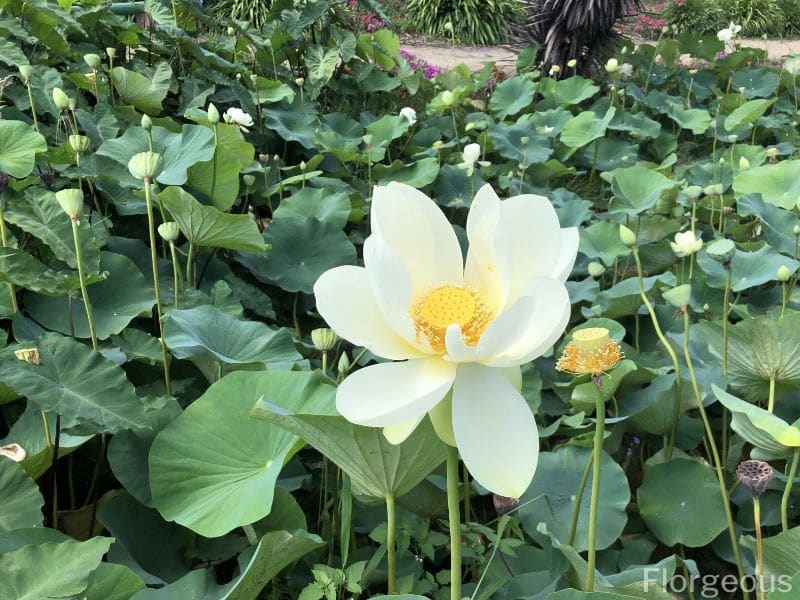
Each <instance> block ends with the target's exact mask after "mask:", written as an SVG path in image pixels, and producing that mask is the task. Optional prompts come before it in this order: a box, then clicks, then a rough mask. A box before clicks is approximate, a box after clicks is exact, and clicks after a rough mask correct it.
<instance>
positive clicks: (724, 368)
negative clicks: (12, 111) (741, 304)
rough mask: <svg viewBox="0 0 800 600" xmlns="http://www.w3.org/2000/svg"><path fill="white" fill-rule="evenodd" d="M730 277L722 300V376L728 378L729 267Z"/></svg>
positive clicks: (731, 275) (727, 267)
mask: <svg viewBox="0 0 800 600" xmlns="http://www.w3.org/2000/svg"><path fill="white" fill-rule="evenodd" d="M725 268H726V270H727V271H728V277H727V279H726V280H725V295H724V297H723V299H722V374H723V375H725V377H727V376H728V304H729V302H730V297H731V280H732V279H733V268H732V267H731V266H730V265H727V266H726V267H725Z"/></svg>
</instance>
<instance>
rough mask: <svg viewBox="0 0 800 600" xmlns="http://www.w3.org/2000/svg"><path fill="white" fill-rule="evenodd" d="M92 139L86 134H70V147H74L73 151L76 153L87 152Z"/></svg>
mask: <svg viewBox="0 0 800 600" xmlns="http://www.w3.org/2000/svg"><path fill="white" fill-rule="evenodd" d="M90 143H91V142H90V140H89V138H88V137H86V136H85V135H75V134H73V135H70V136H69V147H70V148H72V151H73V152H75V153H76V154H85V153H86V151H87V150H88V149H89V144H90Z"/></svg>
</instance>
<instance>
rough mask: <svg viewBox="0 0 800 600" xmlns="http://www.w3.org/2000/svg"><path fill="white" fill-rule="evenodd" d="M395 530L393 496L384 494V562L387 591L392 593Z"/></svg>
mask: <svg viewBox="0 0 800 600" xmlns="http://www.w3.org/2000/svg"><path fill="white" fill-rule="evenodd" d="M395 530H396V519H395V511H394V496H392V495H391V494H387V495H386V563H387V565H388V568H387V571H388V576H387V579H388V581H387V584H386V585H387V589H388V593H389V594H390V595H391V594H394V593H395V590H396V588H397V585H396V581H397V557H396V552H397V548H396V543H395Z"/></svg>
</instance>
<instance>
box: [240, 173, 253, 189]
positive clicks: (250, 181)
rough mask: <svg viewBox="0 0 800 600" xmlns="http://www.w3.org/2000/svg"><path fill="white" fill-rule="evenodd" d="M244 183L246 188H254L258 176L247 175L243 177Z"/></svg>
mask: <svg viewBox="0 0 800 600" xmlns="http://www.w3.org/2000/svg"><path fill="white" fill-rule="evenodd" d="M242 181H243V182H244V185H245V187H253V184H254V183H255V182H256V176H255V175H251V174H249V173H248V174H247V175H242Z"/></svg>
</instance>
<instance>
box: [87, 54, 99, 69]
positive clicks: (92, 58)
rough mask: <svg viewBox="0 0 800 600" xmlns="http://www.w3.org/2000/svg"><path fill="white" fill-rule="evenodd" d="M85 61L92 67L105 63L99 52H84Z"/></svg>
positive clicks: (96, 67)
mask: <svg viewBox="0 0 800 600" xmlns="http://www.w3.org/2000/svg"><path fill="white" fill-rule="evenodd" d="M83 62H85V63H86V64H87V65H89V66H90V67H91V68H92V69H98V68H99V67H100V65H101V64H102V63H103V59H102V58H100V55H99V54H84V55H83Z"/></svg>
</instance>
